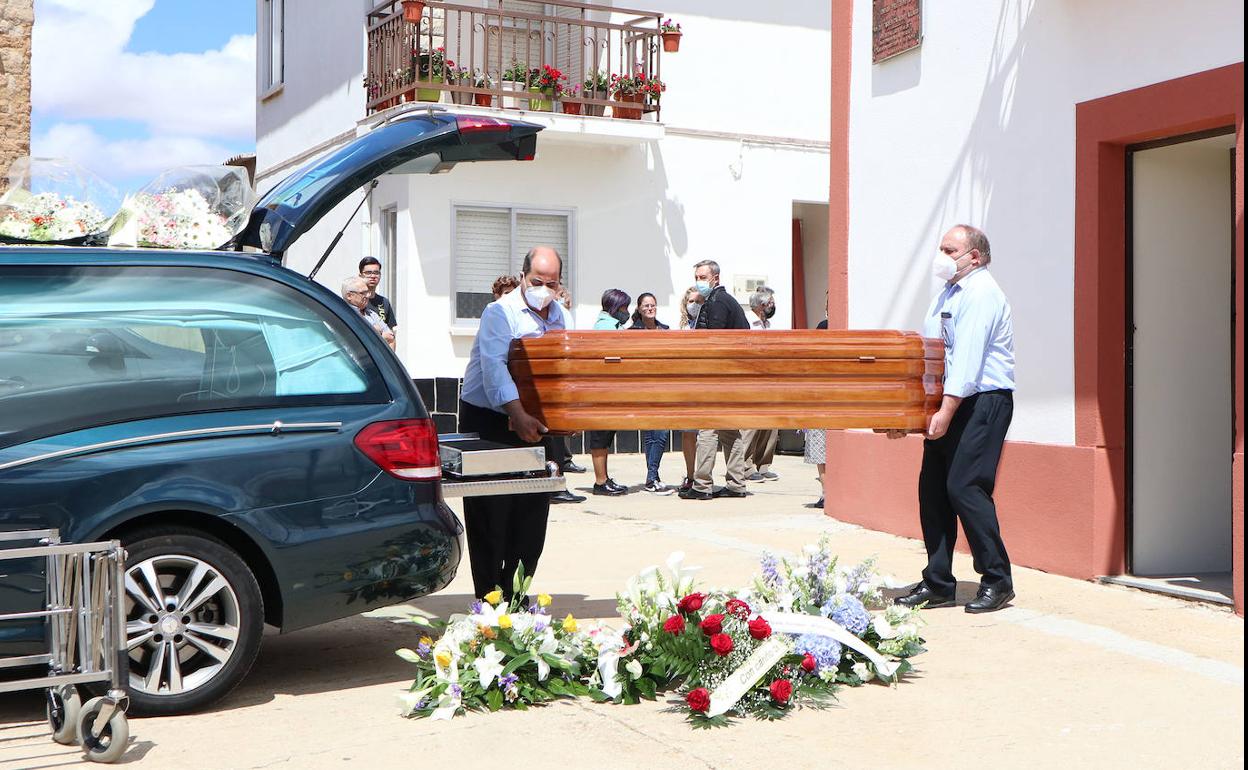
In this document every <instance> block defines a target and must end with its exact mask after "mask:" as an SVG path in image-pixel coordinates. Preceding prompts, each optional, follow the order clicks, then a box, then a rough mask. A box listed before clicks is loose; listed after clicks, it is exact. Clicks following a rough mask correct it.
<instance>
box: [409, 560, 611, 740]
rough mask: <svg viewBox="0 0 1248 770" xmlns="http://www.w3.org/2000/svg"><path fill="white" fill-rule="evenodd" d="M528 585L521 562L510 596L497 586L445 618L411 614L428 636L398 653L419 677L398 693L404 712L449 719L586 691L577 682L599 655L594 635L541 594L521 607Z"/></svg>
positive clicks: (523, 705) (542, 701)
mask: <svg viewBox="0 0 1248 770" xmlns="http://www.w3.org/2000/svg"><path fill="white" fill-rule="evenodd" d="M530 582H531V578H526V577H524V574H523V567H521V569H520V570H518V571H517V572H516V575H515V579H514V582H513V585H512V598H511V599H510V600H508V599H505V598H504V596H503V592H502V591H501V590H498V589H495V590H494V591H492V592H490V593H489V594H488V595H486V597H485V600H484V601H475V602H473V603H472V605H471V606H470V607H469V610H468V613H467V614H461V615H452V616H451V617H450V618H449V619H448V620H447V621H445V622H441V621H429V620H426V619H425V618H422V617H419V616H415V617H412V618H411V621H412V622H414V623H416V624H418V625H421V626H423V627H425V628H426V629H427V633H425V634H424V635H422V636H421V637H420V639H419V641H418V642H417V645H416V648H415V649H402V650H399V651H398V653H397V654H398V656H399V657H400V658H402V659H404V660H406V661H408V662H409V663H412V664H414V665H415V666H416V680H415V681H414V682H413V683H412V686H411V688H410V690H409V691H408V692H406V693H404V694H403V695H402V696H401V697H400V699H401V701H402V710H403V713H404V715H406V716H411V717H431V718H433V719H450V718H452V717H454V716H455V715H457V714H462V713H464V712H466V711H498V710H499V709H504V708H510V709H518V710H525V709H527V708H528V707H529V706H531V705H534V704H539V703H545V702H548V701H552V700H555V699H556V698H561V697H575V696H587V695H589V694H590V690H589V687H588V686H587V685H585V684H584V683H583V682H582V681H581V679H582V674H583V673H584V671H583V664H584V663H585V661H586V660H587V659H589V660H592V657H588V656H590V655H592V654H594V653H596V646H595V643H594V637H593V636H592V635H591V634H590V633H588V632H586V631H583V630H581V629H580V628H579V624H578V623H577V621H576V619H575V618H573V617H572V615H570V614H569V615H567V616H565V617H564V618H563V619H562V620H560V619H557V618H554V617H552V616H551V614H550V604H551V598H550V596H548V595H546V594H538V595H537V597H536V599H535V600H534V601H533V602H532V603H529V604H528V606H525V605H526V601H527V600H526V598H525V597H526V596H527V594H528V590H529V585H530Z"/></svg>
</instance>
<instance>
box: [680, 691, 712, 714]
mask: <svg viewBox="0 0 1248 770" xmlns="http://www.w3.org/2000/svg"><path fill="white" fill-rule="evenodd" d="M685 703H688V704H689V709H690V710H691V711H697V712H699V713H702V714H705V713H706V710H707V709H709V708H710V707H711V694H710V693H709V692H707V691H706V688H705V687H699V688H698V689H696V690H690V691H689V694H688V695H686V696H685Z"/></svg>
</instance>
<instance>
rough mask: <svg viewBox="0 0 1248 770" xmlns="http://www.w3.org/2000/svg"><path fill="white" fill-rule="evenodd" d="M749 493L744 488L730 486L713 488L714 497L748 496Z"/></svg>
mask: <svg viewBox="0 0 1248 770" xmlns="http://www.w3.org/2000/svg"><path fill="white" fill-rule="evenodd" d="M749 495H750V493H749V492H746V491H745V490H744V489H732V488H730V487H724V488H722V489H717V490H715V495H714V496H715V497H749Z"/></svg>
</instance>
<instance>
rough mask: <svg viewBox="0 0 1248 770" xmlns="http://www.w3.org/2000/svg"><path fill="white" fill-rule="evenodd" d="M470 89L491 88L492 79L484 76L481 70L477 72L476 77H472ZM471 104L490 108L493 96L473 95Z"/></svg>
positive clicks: (492, 103)
mask: <svg viewBox="0 0 1248 770" xmlns="http://www.w3.org/2000/svg"><path fill="white" fill-rule="evenodd" d="M472 87H473V88H493V87H494V78H492V77H490V76H489V75H487V74H485V73H484V72H482V71H481V70H477V72H476V75H475V76H474V77H473V80H472ZM472 103H473V104H475V105H477V106H478V107H492V106H494V95H493V94H473V95H472Z"/></svg>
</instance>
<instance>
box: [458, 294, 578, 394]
mask: <svg viewBox="0 0 1248 770" xmlns="http://www.w3.org/2000/svg"><path fill="white" fill-rule="evenodd" d="M548 307H549V315H550V317H549V318H542V317H541V316H540V315H538V314H537V313H535V312H533V309H532V308H530V307H529V306H528V304H526V303H525V301H524V289H523V287H520V288H516V289H513V290H511V291H509V292H507V293H506V294H504V295H503V296H502V297H501V298H500V299H498V300H495V301H494V302H491V303H490V304H488V305H486V306H485V310H484V311H483V312H482V313H481V325H480V326H479V327H478V328H477V339H476V340H475V341H474V342H473V343H472V354H471V355H470V356H469V358H468V369H467V370H466V371H465V372H464V388H463V391H462V392H461V394H460V397H461V398H462V399H463V400H465V401H467V402H468V403H470V404H472V405H474V406H479V407H481V408H483V409H493V410H494V411H496V412H501V411H503V404H506V403H508V402H510V401H515V400H516V399H518V398H520V391H519V390H517V389H516V383H515V380H513V379H511V372H509V371H507V355H508V353H509V352H510V350H511V341H512V340H516V339H520V338H522V337H540V336H542V335H543V334H545V333H546V332H548V331H551V330H556V331H557V330H561V329H566V328H568V319H567V316H566V315H565V314H564V310H563V306H562V305H560V304H559V302H558V301H552V302H551V303H550V305H548Z"/></svg>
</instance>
